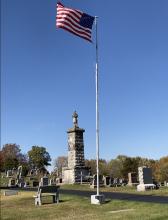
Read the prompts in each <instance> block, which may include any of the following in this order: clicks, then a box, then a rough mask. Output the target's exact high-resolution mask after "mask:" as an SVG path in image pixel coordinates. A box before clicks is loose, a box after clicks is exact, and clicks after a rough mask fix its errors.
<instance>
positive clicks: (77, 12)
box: [57, 6, 83, 16]
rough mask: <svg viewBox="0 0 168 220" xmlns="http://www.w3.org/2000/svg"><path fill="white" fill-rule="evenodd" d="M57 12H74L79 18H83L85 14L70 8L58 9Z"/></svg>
mask: <svg viewBox="0 0 168 220" xmlns="http://www.w3.org/2000/svg"><path fill="white" fill-rule="evenodd" d="M57 11H69V12H73V13H75V14H76V15H77V16H81V15H82V14H83V13H82V12H81V11H79V10H73V9H70V8H65V7H63V8H62V7H59V6H58V7H57Z"/></svg>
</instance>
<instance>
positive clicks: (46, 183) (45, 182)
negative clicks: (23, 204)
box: [40, 176, 49, 186]
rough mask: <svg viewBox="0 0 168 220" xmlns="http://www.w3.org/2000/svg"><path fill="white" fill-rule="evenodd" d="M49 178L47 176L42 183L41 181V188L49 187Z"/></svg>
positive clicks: (42, 179)
mask: <svg viewBox="0 0 168 220" xmlns="http://www.w3.org/2000/svg"><path fill="white" fill-rule="evenodd" d="M48 182H49V180H48V177H47V176H44V177H42V178H41V181H40V186H48Z"/></svg>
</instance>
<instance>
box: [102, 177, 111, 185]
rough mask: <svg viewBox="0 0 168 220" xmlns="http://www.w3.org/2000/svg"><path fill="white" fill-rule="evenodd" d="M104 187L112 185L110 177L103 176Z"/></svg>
mask: <svg viewBox="0 0 168 220" xmlns="http://www.w3.org/2000/svg"><path fill="white" fill-rule="evenodd" d="M103 182H104V186H111V185H112V178H111V177H110V176H103Z"/></svg>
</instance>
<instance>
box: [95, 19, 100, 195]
mask: <svg viewBox="0 0 168 220" xmlns="http://www.w3.org/2000/svg"><path fill="white" fill-rule="evenodd" d="M97 19H98V17H97V16H95V26H96V167H97V196H99V71H98V62H99V60H98V31H97Z"/></svg>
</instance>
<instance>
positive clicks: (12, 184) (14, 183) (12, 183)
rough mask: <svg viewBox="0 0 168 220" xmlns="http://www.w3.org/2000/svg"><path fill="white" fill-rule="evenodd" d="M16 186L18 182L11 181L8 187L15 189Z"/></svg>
mask: <svg viewBox="0 0 168 220" xmlns="http://www.w3.org/2000/svg"><path fill="white" fill-rule="evenodd" d="M15 186H16V180H15V179H9V182H8V187H15Z"/></svg>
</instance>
